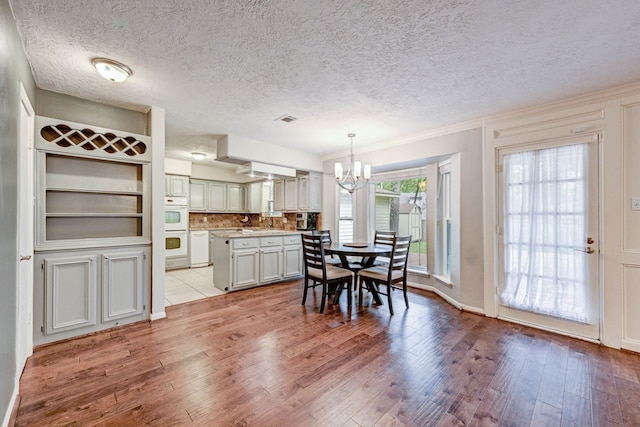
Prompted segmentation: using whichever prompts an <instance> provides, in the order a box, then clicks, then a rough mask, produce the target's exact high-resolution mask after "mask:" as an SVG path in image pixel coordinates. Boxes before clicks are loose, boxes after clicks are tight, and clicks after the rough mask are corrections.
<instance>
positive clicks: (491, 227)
mask: <svg viewBox="0 0 640 427" xmlns="http://www.w3.org/2000/svg"><path fill="white" fill-rule="evenodd" d="M583 110H584V111H583ZM570 111H571V113H573V114H572V115H568V113H567V111H563V112H562V114H561V115H558V114H557V113H558V112H554V113H550V114H546V115H542V116H528V117H525V116H523V117H519V118H517V119H514V118H512V119H507V120H505V121H501V122H494V123H490V124H486V127H485V134H484V154H483V164H484V172H483V176H484V188H483V193H484V204H483V217H484V218H483V222H484V236H485V238H484V249H485V262H484V266H485V267H484V309H485V315H486V316H488V317H495V318H497V317H498V303H499V299H498V290H499V288H498V283H499V280H500V275H501V265H500V264H499V260H500V258H499V244H498V243H499V239H501V238H503V236H502V235H501V234H500V231H501V230H500V226H502V224H501V223H500V216H499V209H500V203H499V202H500V200H499V198H500V194H501V193H500V188H499V187H500V185H501V183H500V182H499V178H500V174H499V173H498V172H499V171H500V161H499V156H500V151H501V150H507V149H510V148H511V149H513V148H516V147H518V146H526V145H529V146H533V145H540V144H543V143H544V142H546V141H553V140H569V139H573V138H580V139H583V140H588V139H589V138H591V137H592V136H594V135H599V136H600V140H599V142H598V148H597V154H598V172H597V180H598V190H597V191H598V199H599V201H600V203H599V206H598V233H599V236H598V241H599V242H600V245H599V248H600V253H599V257H598V269H599V272H598V295H597V298H598V302H599V313H598V314H599V336H600V339H599V340H590V339H588V338H585V337H583V336H580V335H574V334H571V333H567V332H563V331H558V330H555V329H548V330H549V331H551V332H554V333H560V334H563V335H567V336H572V337H575V338H579V339H583V340H586V341H594V342H601V341H602V337H603V334H604V327H605V324H604V319H605V316H604V309H605V306H604V300H603V293H604V289H603V282H604V279H603V277H604V265H603V264H604V263H603V258H604V240H603V231H604V229H603V227H604V206H603V204H602V200H603V197H604V193H603V189H604V184H605V183H604V181H603V173H604V169H603V162H604V159H605V157H604V152H603V150H604V147H605V146H606V145H607V142H606V139H607V138H606V137H605V135H604V134H605V128H606V125H605V121H604V120H603V119H604V117H602V116H601V114H600V112H598V115H597V117H596V116H594V115H592V114H586V113H585V111H590V110H589V109H588V108H586V107H581V108H577V109H575V110H570ZM542 118H544V120H542ZM551 118H553V120H551ZM585 118H588V119H589V120H592V121H590V122H589V123H587V122H585V121H581V120H584V119H585ZM610 136H611V135H609V137H610ZM511 321H512V320H511ZM523 324H525V325H527V326H533V327H536V328H539V329H545V328H543V327H540V326H537V325H530V324H526V323H523Z"/></svg>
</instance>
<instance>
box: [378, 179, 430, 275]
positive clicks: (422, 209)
mask: <svg viewBox="0 0 640 427" xmlns="http://www.w3.org/2000/svg"><path fill="white" fill-rule="evenodd" d="M375 180H376V182H377V184H376V191H375V227H374V228H375V229H376V230H382V231H387V230H391V231H395V232H396V233H397V234H398V235H399V236H406V235H411V247H410V252H409V259H408V264H407V268H408V269H410V270H414V271H426V270H427V193H426V188H427V185H426V184H427V178H426V169H425V168H412V169H406V170H397V171H393V172H391V173H386V174H376V176H375Z"/></svg>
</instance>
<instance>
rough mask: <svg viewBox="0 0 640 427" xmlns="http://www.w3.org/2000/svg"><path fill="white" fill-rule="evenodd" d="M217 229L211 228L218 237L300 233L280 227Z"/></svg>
mask: <svg viewBox="0 0 640 427" xmlns="http://www.w3.org/2000/svg"><path fill="white" fill-rule="evenodd" d="M215 230H216V229H209V231H214V235H215V236H216V237H222V238H225V239H229V238H243V237H265V236H285V235H289V234H300V233H301V232H300V231H296V230H280V229H252V230H251V229H226V230H220V231H219V232H218V231H215Z"/></svg>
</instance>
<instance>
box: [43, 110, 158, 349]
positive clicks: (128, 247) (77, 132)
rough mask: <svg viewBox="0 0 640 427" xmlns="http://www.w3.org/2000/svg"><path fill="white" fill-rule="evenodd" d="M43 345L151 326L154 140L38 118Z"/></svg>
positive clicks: (143, 136)
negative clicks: (104, 331)
mask: <svg viewBox="0 0 640 427" xmlns="http://www.w3.org/2000/svg"><path fill="white" fill-rule="evenodd" d="M35 133H36V137H35V148H36V192H35V194H36V200H35V207H36V213H35V217H36V221H35V223H36V230H35V248H34V249H35V252H36V253H35V271H34V302H35V304H34V307H35V310H34V343H36V344H44V343H48V342H52V341H57V340H61V339H66V338H70V337H73V336H77V335H82V334H86V333H91V332H95V331H98V330H102V329H106V328H112V327H115V326H118V325H121V324H125V323H131V322H135V321H139V320H143V319H145V318H148V313H149V310H148V308H147V305H148V298H149V283H150V281H149V271H150V267H149V254H150V244H151V240H150V233H151V227H150V218H151V212H150V206H151V204H150V203H149V201H150V193H149V191H150V176H151V175H150V168H151V163H150V161H151V153H150V150H149V147H150V146H151V144H150V142H151V141H150V138H149V137H148V136H145V135H132V134H127V133H123V132H120V131H115V130H109V129H103V128H98V127H94V126H87V125H83V124H79V123H72V122H67V121H61V120H57V119H51V118H47V117H36V132H35Z"/></svg>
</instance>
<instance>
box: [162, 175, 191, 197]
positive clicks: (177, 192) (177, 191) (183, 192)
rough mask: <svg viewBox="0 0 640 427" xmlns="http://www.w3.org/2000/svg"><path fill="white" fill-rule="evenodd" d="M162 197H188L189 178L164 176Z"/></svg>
mask: <svg viewBox="0 0 640 427" xmlns="http://www.w3.org/2000/svg"><path fill="white" fill-rule="evenodd" d="M164 195H165V196H167V197H188V196H189V177H187V176H181V175H165V177H164Z"/></svg>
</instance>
